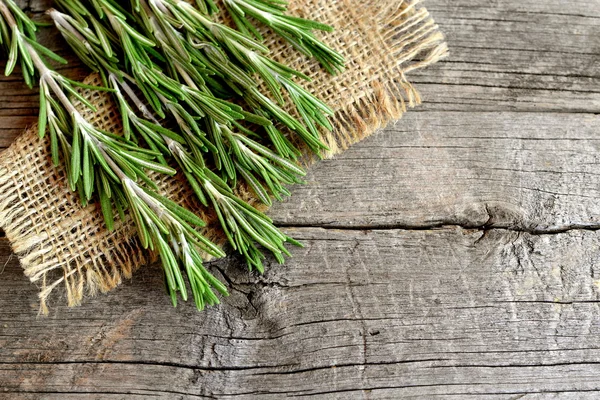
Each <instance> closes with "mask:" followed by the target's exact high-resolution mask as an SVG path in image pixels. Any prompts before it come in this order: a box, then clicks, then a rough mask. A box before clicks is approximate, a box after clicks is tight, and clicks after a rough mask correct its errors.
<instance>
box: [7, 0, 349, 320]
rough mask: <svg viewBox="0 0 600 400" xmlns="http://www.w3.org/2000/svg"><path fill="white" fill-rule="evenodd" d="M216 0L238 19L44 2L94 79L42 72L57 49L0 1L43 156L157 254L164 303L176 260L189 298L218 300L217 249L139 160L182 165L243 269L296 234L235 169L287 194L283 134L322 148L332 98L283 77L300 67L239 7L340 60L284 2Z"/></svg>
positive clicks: (167, 167) (134, 3)
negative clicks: (107, 121) (129, 221)
mask: <svg viewBox="0 0 600 400" xmlns="http://www.w3.org/2000/svg"><path fill="white" fill-rule="evenodd" d="M224 3H225V6H226V8H227V10H228V11H229V12H230V13H231V15H232V17H233V19H234V21H235V22H236V24H237V26H238V29H239V31H236V30H234V29H231V28H230V27H228V26H226V25H223V24H220V23H218V22H216V21H214V20H213V18H212V14H214V13H216V12H217V11H218V8H217V6H216V4H215V3H214V2H213V1H212V0H204V1H202V0H200V1H198V2H197V4H196V5H195V6H194V5H191V4H189V3H187V2H185V1H181V0H152V1H147V0H131V1H130V3H129V4H127V5H125V4H122V3H120V2H119V3H117V2H116V1H114V0H57V4H58V6H59V8H60V10H61V11H58V10H54V9H51V10H49V11H48V14H49V15H50V17H51V18H52V20H53V22H54V24H55V26H56V27H57V28H58V30H59V31H60V32H61V34H62V35H63V37H64V38H65V39H66V41H67V43H68V44H69V45H70V46H71V48H72V49H73V51H74V52H75V53H76V54H77V56H78V57H79V58H80V59H81V60H82V61H83V62H84V63H85V64H86V65H88V66H89V67H90V68H91V69H92V70H94V71H96V72H98V73H99V74H100V75H101V77H102V79H103V82H104V85H103V87H90V86H87V85H84V84H81V83H78V82H75V81H72V80H70V79H68V78H66V77H64V76H62V75H61V74H60V73H58V72H56V71H55V70H54V69H53V68H52V66H51V63H50V61H51V62H60V63H64V62H66V61H65V60H64V59H63V58H61V57H60V56H58V55H56V54H55V53H53V52H52V51H50V50H48V49H47V48H45V47H43V46H41V45H39V44H38V43H37V42H36V40H35V32H36V25H35V24H34V23H33V22H32V21H31V20H30V19H29V18H28V17H27V15H26V14H24V13H23V12H22V11H21V10H20V9H19V7H18V6H16V4H15V3H14V2H13V0H0V16H1V18H0V30H1V32H0V41H1V42H0V43H1V44H2V45H3V46H4V47H5V48H6V49H7V52H8V54H9V58H8V62H7V68H6V74H7V75H8V74H10V73H11V72H12V71H13V69H14V67H15V66H16V65H17V64H20V65H21V70H22V71H23V72H22V73H23V76H24V80H25V81H26V82H27V84H28V85H29V86H32V84H33V81H34V79H35V78H36V77H37V78H39V86H40V122H39V132H40V136H43V135H45V134H46V132H47V131H48V132H49V134H50V142H51V149H52V158H53V161H54V163H55V164H58V163H59V162H61V161H62V162H63V164H64V166H65V168H66V170H67V176H68V181H69V185H70V187H71V189H72V190H77V191H78V192H79V193H80V196H81V199H82V201H83V202H84V203H87V202H88V201H90V200H92V199H93V198H94V197H95V198H97V199H98V200H99V203H100V206H101V209H102V212H103V214H104V217H105V221H106V224H107V226H108V227H109V229H113V227H114V224H115V216H114V212H115V211H117V212H118V213H119V214H121V215H123V214H124V210H125V209H128V210H129V213H130V215H131V216H132V218H133V220H134V222H135V225H136V227H137V230H138V237H139V239H140V242H141V244H142V245H143V246H144V247H145V248H148V249H150V250H153V251H155V252H157V253H158V254H159V256H160V259H161V260H162V264H163V267H164V271H165V278H166V279H165V280H166V283H167V288H168V289H169V292H170V294H171V297H172V300H173V303H174V304H176V300H177V294H178V293H179V294H180V295H181V297H182V298H183V299H184V300H185V299H187V298H188V289H187V285H186V283H185V280H184V278H183V275H182V271H183V272H184V273H185V275H186V276H187V280H188V282H189V283H188V284H189V286H190V287H191V291H192V297H193V298H194V300H195V302H196V304H197V306H198V308H200V309H202V308H203V307H204V306H205V305H206V304H215V303H218V297H217V296H216V294H215V291H216V292H220V293H222V294H226V293H227V291H226V288H225V287H224V286H223V284H222V283H221V282H219V281H218V280H217V279H216V278H215V277H213V276H212V275H211V274H210V273H209V272H208V271H207V270H206V269H205V268H204V266H203V264H202V253H205V254H209V255H212V256H217V257H219V256H223V252H222V250H220V249H219V248H218V247H217V246H215V245H214V244H213V243H211V242H210V241H208V240H207V239H206V238H204V237H203V236H202V235H200V234H198V231H197V229H198V228H201V227H203V226H204V225H205V223H204V221H203V220H201V219H200V218H198V217H197V216H196V215H195V214H194V213H192V212H190V211H188V210H187V209H185V208H183V207H181V206H179V205H177V204H175V203H174V202H172V201H170V200H168V199H167V198H165V197H163V196H161V195H159V194H158V192H157V187H156V185H155V183H154V182H153V181H152V179H151V178H150V176H149V175H148V171H154V172H156V173H160V174H168V175H174V174H176V173H177V172H179V173H181V174H183V175H184V176H185V178H186V179H187V181H188V182H189V184H190V185H191V187H192V188H193V190H194V192H195V194H196V196H197V197H198V199H199V201H200V202H201V203H202V204H203V205H204V206H206V207H208V208H212V209H214V211H215V213H216V215H217V217H218V220H219V222H220V224H221V227H222V228H223V230H224V232H225V234H226V236H227V238H228V240H229V243H230V244H231V246H232V247H233V248H234V249H235V250H237V251H238V252H239V253H240V254H242V255H243V256H244V257H245V259H246V261H247V263H248V265H249V267H250V268H254V269H256V270H258V271H261V272H262V271H263V270H264V266H263V264H262V260H263V259H264V257H265V256H264V254H263V252H264V250H267V251H269V252H270V253H271V254H273V255H274V256H275V258H276V259H277V260H278V261H279V262H283V261H284V258H283V256H284V255H289V252H288V250H287V249H286V248H285V244H286V243H291V244H294V245H300V244H299V243H298V242H296V241H294V240H293V239H291V238H290V237H288V236H287V235H285V234H283V233H282V232H281V231H280V230H279V229H277V228H276V227H275V226H274V225H273V222H272V221H271V220H270V219H269V218H268V217H267V216H266V215H264V214H263V213H261V212H260V211H258V210H257V209H256V208H254V207H252V206H251V205H249V204H248V203H246V202H244V201H243V200H241V199H240V198H239V197H238V196H236V194H235V192H234V190H233V188H234V187H235V186H236V185H237V182H238V180H243V181H245V182H246V183H247V184H248V186H249V187H250V188H252V190H253V191H254V192H255V193H256V194H257V196H258V198H259V199H260V200H261V201H262V202H264V203H265V204H269V205H270V204H271V197H274V198H276V199H281V198H282V196H284V195H289V191H288V189H287V188H286V187H285V186H286V185H287V184H291V183H298V182H302V180H301V177H302V176H303V175H304V171H303V170H302V169H301V168H300V167H299V166H298V165H297V162H296V159H297V157H298V156H299V155H300V150H299V149H298V148H297V147H296V146H295V145H294V144H293V142H294V141H293V140H291V138H290V135H296V136H297V137H298V139H300V140H301V141H303V142H304V143H306V145H307V146H308V147H309V148H310V149H312V150H313V151H315V152H316V153H319V152H320V151H321V150H323V149H325V148H326V147H325V146H324V145H323V144H322V142H321V141H320V133H319V129H320V128H324V129H331V125H330V124H329V122H328V120H327V118H328V116H330V115H331V114H332V110H331V109H330V108H329V107H328V106H327V105H326V104H324V103H323V102H322V101H320V100H319V99H318V98H317V97H315V96H314V95H313V94H311V93H310V92H308V91H306V90H305V89H304V88H303V87H302V86H301V85H299V84H298V83H297V82H296V81H295V79H301V80H309V77H307V76H305V75H303V74H301V73H299V72H297V71H295V70H293V69H291V68H289V67H287V66H285V65H283V64H281V63H278V62H276V61H274V60H272V59H271V58H269V55H268V53H269V50H268V48H266V47H265V46H264V45H263V44H262V43H261V41H262V37H261V35H260V34H259V33H258V30H256V28H254V27H253V26H252V25H251V23H250V21H249V20H248V19H247V17H252V18H254V19H256V20H257V21H260V22H262V23H265V24H267V25H269V26H270V27H271V28H272V29H273V30H274V31H275V32H277V33H278V34H280V35H282V36H283V37H285V38H286V39H288V40H289V41H290V42H291V43H292V44H293V45H294V46H296V47H297V48H299V49H300V50H301V51H302V52H303V53H305V54H307V55H311V56H314V57H315V58H316V59H317V60H319V61H320V62H321V63H322V64H323V66H324V67H325V68H326V69H327V70H329V71H330V72H332V73H333V72H337V71H341V69H342V65H343V59H342V58H341V57H340V56H339V55H338V54H337V53H336V52H335V51H333V50H331V49H329V48H327V47H326V46H325V45H324V44H323V43H322V42H320V41H318V40H317V39H316V38H315V36H314V35H313V33H312V30H313V29H319V30H326V31H327V30H329V28H328V27H327V26H325V25H322V24H319V23H316V22H312V21H308V20H303V19H298V18H293V17H289V16H287V15H285V10H286V4H285V2H283V1H280V0H277V1H253V0H248V1H246V0H225V2H224ZM257 78H259V79H257ZM261 82H262V83H263V85H261ZM77 88H86V89H91V90H104V91H109V92H111V93H112V95H113V96H114V98H115V101H116V103H117V104H118V107H119V111H120V116H121V119H122V122H123V131H122V132H121V133H120V134H118V135H115V134H113V133H109V132H106V131H103V130H102V129H99V128H98V127H96V126H95V125H94V124H93V123H91V122H90V121H89V120H87V119H86V118H85V115H84V114H83V113H81V112H80V111H78V108H76V107H75V103H76V102H79V103H81V104H83V105H84V106H85V107H88V108H90V109H92V110H94V106H93V104H91V103H90V102H88V101H87V100H86V99H85V98H84V97H83V96H81V95H80V94H79V92H78V90H77ZM263 88H266V91H265V90H264V89H263ZM284 93H286V95H284ZM285 107H288V108H289V107H291V108H293V109H295V111H296V112H295V114H296V115H297V116H298V117H294V116H293V115H292V114H290V113H288V112H287V111H284V108H285Z"/></svg>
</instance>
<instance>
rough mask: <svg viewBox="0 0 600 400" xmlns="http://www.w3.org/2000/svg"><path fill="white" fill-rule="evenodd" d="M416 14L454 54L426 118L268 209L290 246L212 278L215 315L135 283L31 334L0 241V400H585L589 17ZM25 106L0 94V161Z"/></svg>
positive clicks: (598, 280)
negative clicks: (218, 292)
mask: <svg viewBox="0 0 600 400" xmlns="http://www.w3.org/2000/svg"><path fill="white" fill-rule="evenodd" d="M374 3H376V2H375V1H374ZM46 5H47V2H46V1H37V0H35V1H31V3H30V10H32V11H36V12H40V11H43V10H44V8H45V7H46ZM425 5H426V6H427V7H428V8H429V10H430V11H431V12H432V14H433V15H434V17H435V19H436V20H437V21H438V23H439V24H440V26H441V27H442V29H443V30H444V31H445V32H446V34H447V36H448V42H449V45H450V48H451V56H450V58H449V59H447V60H446V61H444V62H442V63H441V64H438V65H436V66H434V67H432V68H429V69H427V70H425V71H422V72H419V73H416V74H413V75H412V76H411V79H412V80H413V81H414V82H416V83H417V86H418V87H419V88H420V90H421V92H422V94H423V97H424V99H425V104H424V105H423V106H421V107H420V108H418V109H416V110H413V111H411V112H410V113H408V114H407V115H406V116H405V117H404V119H403V120H401V121H400V122H399V123H398V124H397V125H396V126H393V127H390V128H389V129H387V130H386V131H384V132H381V133H380V134H378V135H377V136H376V137H373V138H371V139H369V140H367V141H365V142H364V143H361V144H359V145H357V146H355V147H354V148H352V149H351V150H350V151H348V152H347V153H345V154H344V155H342V156H340V157H338V158H336V159H335V160H330V161H324V162H322V163H320V164H319V165H318V166H316V167H314V168H313V169H312V170H311V172H310V174H309V176H308V185H306V186H302V187H295V188H294V190H293V191H294V197H293V198H292V199H291V200H290V201H288V202H286V203H284V204H279V205H277V206H276V207H275V208H274V209H273V210H272V212H271V215H272V216H273V217H274V218H275V220H276V221H277V223H278V224H279V225H281V226H284V227H285V228H286V230H287V231H288V232H289V233H291V234H292V235H293V236H294V237H296V238H298V239H301V240H302V241H303V242H304V244H305V245H306V248H304V249H295V250H294V257H293V258H292V259H290V260H289V262H288V263H287V264H286V265H285V266H277V265H275V264H273V265H271V266H270V267H269V268H268V271H267V273H266V274H265V275H264V276H260V277H259V276H255V275H250V274H248V273H246V272H245V270H244V268H243V267H241V263H240V261H239V260H237V259H235V258H231V259H225V260H222V261H219V262H218V263H215V264H214V265H213V268H214V270H215V271H219V272H218V273H222V274H223V275H224V276H225V277H227V278H226V279H228V281H229V285H230V287H231V290H232V296H231V297H229V298H228V299H226V300H225V301H224V303H223V304H222V305H221V306H219V307H217V308H213V309H210V310H208V311H207V312H204V313H197V312H196V311H195V309H194V307H193V306H192V305H191V304H182V305H180V306H179V307H178V308H177V309H173V308H172V307H171V305H170V302H169V299H168V297H167V296H166V295H165V293H164V290H163V286H162V277H161V273H160V270H159V269H158V268H157V267H148V268H145V269H144V270H142V271H140V272H139V273H137V274H136V275H135V276H134V278H133V280H132V281H131V282H127V283H125V284H124V285H123V286H121V287H120V288H119V289H118V290H116V291H115V292H113V293H111V294H109V295H107V296H101V297H98V298H95V299H92V300H88V301H87V302H86V303H85V304H84V305H83V306H81V307H79V308H75V309H67V308H66V307H64V306H62V305H55V306H54V307H53V309H52V314H51V315H50V317H49V318H37V317H36V311H37V301H36V293H37V289H36V288H35V287H34V286H33V285H31V284H30V283H29V282H28V281H27V280H26V278H25V277H24V276H23V275H22V272H21V270H20V267H19V265H18V263H17V261H16V259H15V257H14V256H12V255H11V251H10V249H9V245H8V242H7V240H6V239H5V238H2V237H0V272H1V274H0V397H3V398H4V397H5V398H8V399H29V398H31V399H38V398H47V399H97V398H98V399H122V398H140V399H142V398H143V399H146V398H155V397H156V398H167V399H178V398H182V399H188V398H190V399H193V398H234V397H235V398H242V399H243V398H259V399H270V398H273V399H279V398H283V397H308V396H311V397H314V398H323V399H329V398H339V399H354V398H356V399H382V398H389V399H399V398H423V399H436V398H440V399H442V398H443V399H463V398H476V399H585V398H589V399H596V398H599V396H600V307H599V304H600V249H599V245H600V237H599V234H598V233H597V230H598V229H600V205H599V203H600V201H599V199H600V168H599V165H598V164H599V162H600V133H599V132H598V130H599V129H600V116H599V113H600V1H599V0H428V1H426V2H425ZM46 40H47V42H48V43H53V44H54V47H55V48H62V44H61V42H60V41H58V40H56V38H55V37H53V36H51V35H50V36H48V37H47V38H46ZM66 53H67V52H66V51H64V50H63V51H62V54H66ZM71 68H72V67H71ZM69 73H70V74H71V76H73V77H81V76H83V75H85V74H86V71H85V69H83V68H72V70H71V71H69ZM36 101H37V97H36V95H35V94H34V93H32V92H30V91H29V90H27V89H26V88H25V87H24V85H23V84H22V83H21V82H20V81H19V78H18V77H17V76H15V77H11V78H2V79H1V80H0V148H2V147H6V146H8V145H9V144H10V143H11V141H12V140H13V139H14V138H15V137H16V136H17V135H18V134H19V133H20V132H21V131H22V130H23V129H24V128H25V127H26V126H28V125H29V124H31V123H33V122H34V121H35V118H36V114H37V109H36V107H37V103H36Z"/></svg>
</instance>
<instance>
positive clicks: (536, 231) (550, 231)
mask: <svg viewBox="0 0 600 400" xmlns="http://www.w3.org/2000/svg"><path fill="white" fill-rule="evenodd" d="M275 224H276V225H277V226H278V227H279V228H287V229H303V228H316V229H325V230H340V231H394V230H401V231H429V230H438V229H451V228H454V227H456V228H460V229H464V230H470V231H474V230H475V231H482V232H485V231H493V230H500V231H510V232H520V233H528V234H530V235H557V234H562V233H568V232H570V231H592V232H596V231H598V230H600V225H598V224H590V225H567V226H560V227H556V228H547V229H543V228H526V227H520V226H514V225H497V224H492V225H469V224H457V223H455V222H454V221H448V222H439V223H435V224H428V225H403V224H393V225H340V224H337V223H331V224H329V223H324V224H311V223H308V224H299V223H289V224H288V223H282V222H278V221H275Z"/></svg>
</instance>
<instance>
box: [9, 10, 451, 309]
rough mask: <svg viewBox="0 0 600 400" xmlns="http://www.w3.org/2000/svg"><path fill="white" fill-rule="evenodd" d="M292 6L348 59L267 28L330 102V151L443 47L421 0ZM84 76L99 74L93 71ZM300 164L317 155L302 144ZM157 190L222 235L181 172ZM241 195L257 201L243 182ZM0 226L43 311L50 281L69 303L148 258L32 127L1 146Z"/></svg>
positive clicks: (403, 103)
mask: <svg viewBox="0 0 600 400" xmlns="http://www.w3.org/2000/svg"><path fill="white" fill-rule="evenodd" d="M290 11H291V13H293V14H294V15H296V16H301V17H305V18H310V19H315V20H317V21H321V22H325V23H328V24H331V25H333V26H334V27H335V29H336V30H335V32H333V33H329V34H326V35H324V39H325V41H326V42H327V43H328V44H329V45H330V46H332V47H333V48H334V49H336V50H338V51H340V52H341V53H342V54H343V55H344V56H345V57H346V59H347V68H346V71H345V72H344V73H343V74H341V75H339V76H335V77H332V76H330V75H328V74H327V73H326V72H324V71H323V70H322V69H321V67H320V66H319V65H318V64H317V63H316V62H315V61H312V60H307V59H306V57H304V56H302V55H301V54H299V53H298V52H297V51H295V50H293V49H292V48H290V46H289V45H287V44H286V43H284V42H283V41H281V40H279V39H278V38H277V37H276V36H274V35H270V34H268V32H267V36H266V37H267V43H266V44H267V46H268V47H269V48H270V49H272V56H273V57H274V58H275V59H277V60H279V61H282V62H284V63H286V64H288V65H290V66H291V67H293V68H295V69H298V70H300V71H302V72H304V73H306V74H307V75H308V76H311V77H312V78H313V81H312V82H310V83H306V84H305V85H306V87H307V88H308V89H309V90H310V91H311V92H312V93H315V94H316V95H317V96H319V97H320V98H321V99H323V100H324V101H325V102H326V103H327V104H329V105H330V106H332V107H333V109H334V110H335V115H334V116H333V118H332V123H333V125H334V130H333V132H331V133H323V140H324V141H325V143H326V144H327V146H328V147H329V149H330V151H328V152H327V153H326V154H324V156H325V157H332V156H334V155H336V154H339V153H340V152H342V151H344V150H345V149H347V148H348V147H349V146H351V145H352V144H354V143H357V142H359V141H360V140H362V139H364V138H365V137H368V136H370V135H371V134H373V133H374V132H375V131H377V130H378V129H380V128H382V127H384V126H385V125H387V124H388V123H390V122H391V121H395V120H397V119H399V118H400V117H401V116H402V114H403V113H404V112H405V111H406V108H407V107H413V106H415V105H417V104H419V103H420V101H421V100H420V97H419V94H418V93H417V91H416V90H415V89H414V87H413V86H412V85H411V84H410V83H409V81H408V80H407V78H406V74H407V73H409V72H410V71H412V70H414V69H417V68H422V67H425V66H427V65H430V64H432V63H434V62H436V61H437V60H439V59H440V58H441V57H444V56H445V55H446V54H447V47H446V44H445V42H444V37H443V35H442V34H441V32H440V31H439V29H438V27H437V25H436V24H435V23H434V21H433V20H432V18H431V17H430V16H429V13H428V12H427V10H426V9H425V8H422V7H419V5H418V0H412V1H402V0H377V1H375V0H373V1H363V0H338V1H331V0H298V1H295V2H292V5H291V10H290ZM86 83H90V84H98V83H100V81H99V78H98V76H96V75H90V76H89V77H88V78H86ZM84 95H85V96H86V97H87V98H88V99H90V100H91V102H92V103H93V104H94V105H95V106H96V107H97V111H96V112H93V113H92V112H91V111H89V110H85V113H86V115H87V117H89V118H90V119H91V120H92V121H93V122H94V123H96V124H98V126H99V127H100V128H102V129H105V130H109V131H112V132H117V133H118V132H119V131H120V123H119V117H118V112H117V111H116V109H115V105H114V103H113V102H112V100H111V98H110V95H106V94H103V93H98V92H89V91H86V92H84ZM305 154H306V156H305V157H304V163H305V164H310V163H311V162H313V161H314V160H315V158H314V157H312V156H309V155H308V154H309V153H308V152H307V151H305ZM154 178H155V179H156V181H157V183H158V184H159V186H160V188H161V191H162V193H163V194H166V195H168V196H169V197H170V198H171V199H173V200H175V201H178V202H180V203H182V204H184V205H186V206H187V207H190V209H192V210H194V211H196V212H198V213H199V215H200V216H202V217H203V218H204V219H205V220H206V221H207V222H208V223H209V224H208V227H207V228H205V229H204V234H205V235H206V236H207V237H209V238H210V239H212V240H214V241H215V242H217V243H219V244H224V242H225V238H224V235H223V233H222V231H221V230H220V229H219V228H218V226H217V225H218V223H215V222H216V221H215V215H214V214H212V213H210V210H204V209H203V208H202V207H201V206H200V205H199V204H198V203H195V202H194V200H193V195H192V191H191V189H190V188H189V187H188V186H187V185H186V184H185V183H184V182H183V181H182V180H180V178H178V177H177V176H176V177H174V178H169V177H164V176H157V175H154ZM238 193H239V194H240V196H242V197H243V198H245V199H246V200H248V201H250V202H251V203H252V204H255V205H258V204H257V203H258V201H257V200H256V199H255V197H254V196H253V194H252V193H251V192H249V191H248V190H246V189H245V188H243V187H240V188H238ZM0 227H2V229H4V231H5V232H6V236H7V238H8V239H9V241H10V243H11V245H12V248H13V250H14V252H15V253H16V254H17V256H18V257H19V259H20V262H21V265H22V267H23V269H24V273H25V275H26V276H27V277H28V278H29V279H30V280H31V281H32V282H34V283H36V284H38V285H39V287H40V293H39V298H40V311H41V312H42V313H47V312H48V308H47V304H46V303H47V299H48V296H49V295H50V293H51V292H52V291H53V289H55V288H57V287H63V288H64V293H65V294H66V299H67V303H68V305H70V306H74V305H77V304H79V303H80V302H81V300H82V298H83V297H84V295H86V294H88V295H94V294H96V293H97V292H107V291H109V290H111V289H113V288H115V287H116V286H117V285H118V284H119V283H120V282H121V281H122V279H123V278H129V277H131V274H132V273H133V271H134V270H135V269H137V268H139V267H140V266H142V265H144V264H147V263H149V262H150V261H152V259H153V258H152V257H153V256H152V255H151V254H149V253H148V252H147V251H146V250H144V249H143V248H141V246H140V245H139V243H138V241H137V239H136V238H135V227H134V226H133V222H132V221H131V220H130V219H129V218H126V219H125V220H124V221H118V222H117V223H116V229H115V230H114V231H112V232H110V231H108V230H107V229H106V227H105V225H104V222H103V218H102V215H101V212H100V210H99V207H97V206H96V205H95V204H92V205H89V206H87V207H82V206H81V204H80V202H79V198H78V196H77V194H76V193H73V192H71V191H70V190H69V189H68V188H67V185H66V179H65V174H64V170H63V168H61V167H58V168H56V167H54V166H53V165H52V163H51V160H50V156H49V144H48V141H47V140H40V139H39V138H38V136H37V127H35V126H34V127H32V128H30V129H29V130H27V131H26V132H25V133H24V134H23V135H22V136H20V137H19V138H18V139H17V140H16V141H15V143H13V144H12V146H11V147H10V148H9V149H7V150H6V151H5V152H4V153H2V154H0Z"/></svg>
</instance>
